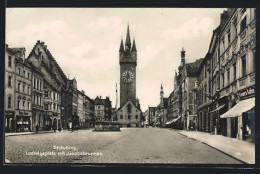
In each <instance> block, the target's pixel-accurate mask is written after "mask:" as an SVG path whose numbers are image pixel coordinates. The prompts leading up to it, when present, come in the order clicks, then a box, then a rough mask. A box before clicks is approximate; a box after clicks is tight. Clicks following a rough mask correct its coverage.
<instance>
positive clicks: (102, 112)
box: [94, 96, 112, 121]
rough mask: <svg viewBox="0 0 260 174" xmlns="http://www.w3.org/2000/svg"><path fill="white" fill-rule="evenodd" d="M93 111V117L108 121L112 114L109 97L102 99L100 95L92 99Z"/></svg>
mask: <svg viewBox="0 0 260 174" xmlns="http://www.w3.org/2000/svg"><path fill="white" fill-rule="evenodd" d="M94 107H95V109H94V112H95V119H96V120H97V121H110V120H111V116H112V107H111V101H110V99H109V97H106V98H105V99H102V97H101V96H100V97H98V96H97V97H96V98H95V100H94Z"/></svg>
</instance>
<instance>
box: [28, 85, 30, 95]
mask: <svg viewBox="0 0 260 174" xmlns="http://www.w3.org/2000/svg"><path fill="white" fill-rule="evenodd" d="M27 93H28V94H30V86H28V87H27Z"/></svg>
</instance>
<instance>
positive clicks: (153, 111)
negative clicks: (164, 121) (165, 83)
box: [148, 107, 157, 126]
mask: <svg viewBox="0 0 260 174" xmlns="http://www.w3.org/2000/svg"><path fill="white" fill-rule="evenodd" d="M156 109H157V107H148V116H149V125H151V126H153V125H154V124H155V122H156Z"/></svg>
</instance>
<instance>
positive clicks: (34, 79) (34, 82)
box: [33, 77, 36, 89]
mask: <svg viewBox="0 0 260 174" xmlns="http://www.w3.org/2000/svg"><path fill="white" fill-rule="evenodd" d="M33 88H34V89H35V88H36V78H35V77H34V78H33Z"/></svg>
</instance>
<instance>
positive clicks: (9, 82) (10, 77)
mask: <svg viewBox="0 0 260 174" xmlns="http://www.w3.org/2000/svg"><path fill="white" fill-rule="evenodd" d="M8 87H12V76H8Z"/></svg>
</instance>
